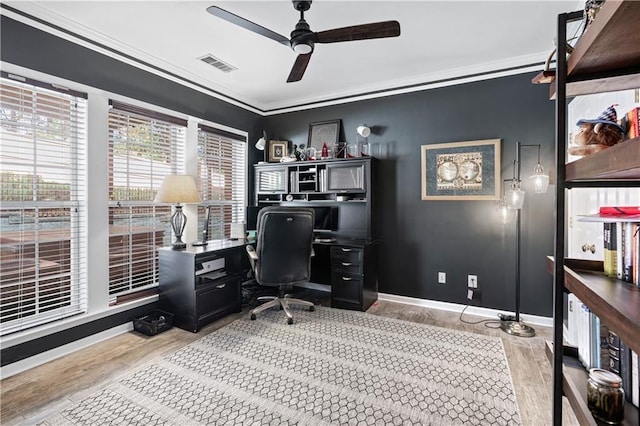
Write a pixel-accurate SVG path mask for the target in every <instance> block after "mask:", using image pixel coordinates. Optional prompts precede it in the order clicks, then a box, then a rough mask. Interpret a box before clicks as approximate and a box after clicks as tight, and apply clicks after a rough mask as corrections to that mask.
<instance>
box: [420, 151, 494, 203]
mask: <svg viewBox="0 0 640 426" xmlns="http://www.w3.org/2000/svg"><path fill="white" fill-rule="evenodd" d="M500 142H501V141H500V139H487V140H479V141H469V142H451V143H438V144H431V145H422V147H421V162H422V164H421V166H422V167H421V168H422V173H421V178H422V185H421V188H422V199H423V200H497V199H499V198H500V184H501V181H500Z"/></svg>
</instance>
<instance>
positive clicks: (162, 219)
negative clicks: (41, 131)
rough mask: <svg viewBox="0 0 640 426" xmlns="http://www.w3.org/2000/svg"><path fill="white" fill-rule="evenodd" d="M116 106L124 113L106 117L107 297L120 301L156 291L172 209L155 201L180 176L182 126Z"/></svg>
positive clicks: (135, 109)
mask: <svg viewBox="0 0 640 426" xmlns="http://www.w3.org/2000/svg"><path fill="white" fill-rule="evenodd" d="M114 104H115V105H117V106H121V107H122V109H118V108H112V109H111V110H110V111H109V126H108V127H109V294H110V296H123V295H126V294H129V293H133V292H137V291H140V290H144V289H148V288H152V287H154V286H157V283H158V255H157V248H159V247H161V246H165V245H169V244H170V243H171V225H170V223H169V220H170V218H171V207H170V206H160V205H154V204H153V199H154V198H155V195H156V191H157V190H158V189H159V188H160V185H161V184H162V181H163V179H164V177H165V176H166V175H168V174H175V173H182V171H183V163H184V161H183V151H184V143H185V135H186V126H185V125H182V124H176V123H173V122H169V121H164V120H163V119H162V116H154V114H152V113H151V112H150V113H149V115H148V116H145V115H143V114H144V113H145V111H146V110H144V109H141V108H135V107H130V108H129V107H127V106H126V105H122V104H118V103H114ZM176 122H177V120H176Z"/></svg>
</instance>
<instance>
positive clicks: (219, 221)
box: [197, 125, 247, 239]
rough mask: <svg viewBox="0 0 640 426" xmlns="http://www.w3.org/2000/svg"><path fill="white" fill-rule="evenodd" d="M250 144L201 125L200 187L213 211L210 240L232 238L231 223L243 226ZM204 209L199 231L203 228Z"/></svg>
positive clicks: (199, 147)
mask: <svg viewBox="0 0 640 426" xmlns="http://www.w3.org/2000/svg"><path fill="white" fill-rule="evenodd" d="M246 164H247V144H246V141H245V138H244V137H243V136H239V135H236V134H233V133H229V132H226V131H224V130H219V129H214V128H211V127H208V126H204V125H200V126H199V129H198V169H197V184H198V189H199V191H200V196H201V197H202V204H203V205H205V206H207V207H209V208H210V209H211V220H210V224H209V226H210V229H209V238H210V239H220V238H229V237H230V236H231V224H232V223H243V222H244V220H245V209H246V205H247V203H246V175H247V172H246ZM203 210H204V207H201V208H200V209H199V212H198V218H199V225H198V229H199V230H200V229H202V227H203V226H204V220H203V218H204V216H205V215H204V212H203Z"/></svg>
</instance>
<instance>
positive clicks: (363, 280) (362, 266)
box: [330, 242, 378, 311]
mask: <svg viewBox="0 0 640 426" xmlns="http://www.w3.org/2000/svg"><path fill="white" fill-rule="evenodd" d="M330 257H331V307H333V308H343V309H352V310H358V311H366V310H367V309H368V308H369V307H370V306H371V305H372V304H373V302H375V301H376V300H377V299H378V272H377V264H378V244H377V242H372V243H367V244H364V245H348V244H340V245H334V246H331V254H330Z"/></svg>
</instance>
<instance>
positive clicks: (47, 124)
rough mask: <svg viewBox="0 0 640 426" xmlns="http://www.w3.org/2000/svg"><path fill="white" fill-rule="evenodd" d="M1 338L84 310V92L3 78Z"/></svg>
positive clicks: (0, 135)
mask: <svg viewBox="0 0 640 426" xmlns="http://www.w3.org/2000/svg"><path fill="white" fill-rule="evenodd" d="M0 91H1V94H0V203H1V206H0V224H1V226H0V229H1V233H0V317H1V322H0V324H1V327H0V331H1V333H0V334H1V335H5V334H8V333H12V332H16V331H20V330H24V329H27V328H30V327H34V326H36V325H41V324H45V323H48V322H52V321H56V320H59V319H62V318H65V317H68V316H71V315H76V314H79V313H83V312H85V311H86V299H87V297H86V295H87V293H86V282H87V281H86V250H87V242H86V234H87V232H86V217H85V214H84V213H85V211H86V209H85V191H84V185H83V182H84V179H85V176H86V175H85V149H84V148H85V130H86V112H85V111H86V95H85V94H82V93H77V92H74V91H71V90H67V89H64V88H61V87H59V86H53V85H50V84H46V83H42V82H37V81H33V80H29V79H26V78H23V77H19V76H14V75H11V74H7V73H5V72H3V73H2V78H1V80H0Z"/></svg>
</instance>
